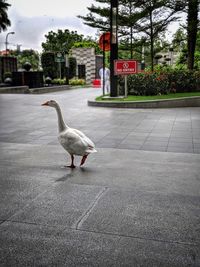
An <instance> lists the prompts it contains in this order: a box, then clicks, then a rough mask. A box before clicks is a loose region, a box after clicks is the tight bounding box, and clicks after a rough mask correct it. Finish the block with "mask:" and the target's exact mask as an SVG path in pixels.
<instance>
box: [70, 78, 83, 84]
mask: <svg viewBox="0 0 200 267" xmlns="http://www.w3.org/2000/svg"><path fill="white" fill-rule="evenodd" d="M69 84H70V85H85V80H84V79H71V80H69Z"/></svg>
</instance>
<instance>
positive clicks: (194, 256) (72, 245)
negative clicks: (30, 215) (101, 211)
mask: <svg viewBox="0 0 200 267" xmlns="http://www.w3.org/2000/svg"><path fill="white" fill-rule="evenodd" d="M0 231H1V235H0V242H1V257H0V265H1V266H73V267H77V266H107V267H111V266H115V267H121V266H127V267H131V266H144V267H148V266H165V267H177V266H181V267H187V266H192V265H193V266H195V265H196V266H197V265H198V262H199V250H198V247H196V246H193V245H186V244H176V243H166V242H158V241H153V240H142V239H137V238H130V237H123V236H114V235H107V234H101V233H90V232H85V231H77V230H69V229H67V230H64V231H63V229H62V228H53V227H44V226H43V227H42V226H41V227H38V226H36V225H28V224H18V223H14V224H10V223H4V224H3V225H1V226H0Z"/></svg>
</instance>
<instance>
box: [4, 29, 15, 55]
mask: <svg viewBox="0 0 200 267" xmlns="http://www.w3.org/2000/svg"><path fill="white" fill-rule="evenodd" d="M9 34H15V32H8V33H7V34H6V41H5V45H6V56H7V50H8V35H9Z"/></svg>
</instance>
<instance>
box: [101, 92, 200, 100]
mask: <svg viewBox="0 0 200 267" xmlns="http://www.w3.org/2000/svg"><path fill="white" fill-rule="evenodd" d="M191 96H200V92H190V93H172V94H168V95H152V96H135V95H129V96H128V97H126V98H111V97H109V98H105V96H104V97H103V96H98V97H97V98H96V101H122V102H123V101H148V100H159V99H173V98H181V97H191ZM107 97H108V95H107Z"/></svg>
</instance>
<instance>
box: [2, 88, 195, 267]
mask: <svg viewBox="0 0 200 267" xmlns="http://www.w3.org/2000/svg"><path fill="white" fill-rule="evenodd" d="M100 94H101V91H100V89H94V88H87V89H74V90H68V91H66V92H64V91H62V92H56V93H48V94H43V95H30V94H26V95H23V94H22V95H14V94H7V95H0V125H1V127H0V148H1V154H0V166H1V174H0V190H1V194H0V244H1V246H0V266H131V267H132V266H170V267H173V266H200V258H199V245H200V231H199V222H200V221H199V214H200V208H199V207H200V195H199V193H200V185H199V182H200V155H199V154H200V108H199V107H196V108H195V107H191V108H173V109H118V108H114V109H112V108H102V107H89V106H88V105H87V100H88V99H90V98H92V97H94V96H97V95H100ZM50 99H55V100H57V101H58V102H59V104H60V106H61V109H62V112H63V116H64V119H65V121H66V123H67V124H68V125H69V126H70V127H73V128H77V129H79V130H82V131H83V132H84V133H86V134H87V135H88V136H89V137H90V138H91V139H92V140H93V141H94V142H95V144H96V148H97V150H98V153H95V154H93V155H90V156H89V157H88V160H87V161H86V164H85V165H84V167H82V168H80V167H77V168H76V169H75V170H70V169H66V168H64V167H63V166H64V165H66V163H69V161H70V158H69V155H68V154H67V153H66V152H65V151H64V150H63V148H62V147H61V146H60V145H59V143H58V140H57V132H58V129H57V115H56V112H55V110H54V109H52V108H48V107H42V106H41V103H43V102H44V101H46V100H50ZM75 162H76V164H77V165H79V163H80V157H76V159H75Z"/></svg>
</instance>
